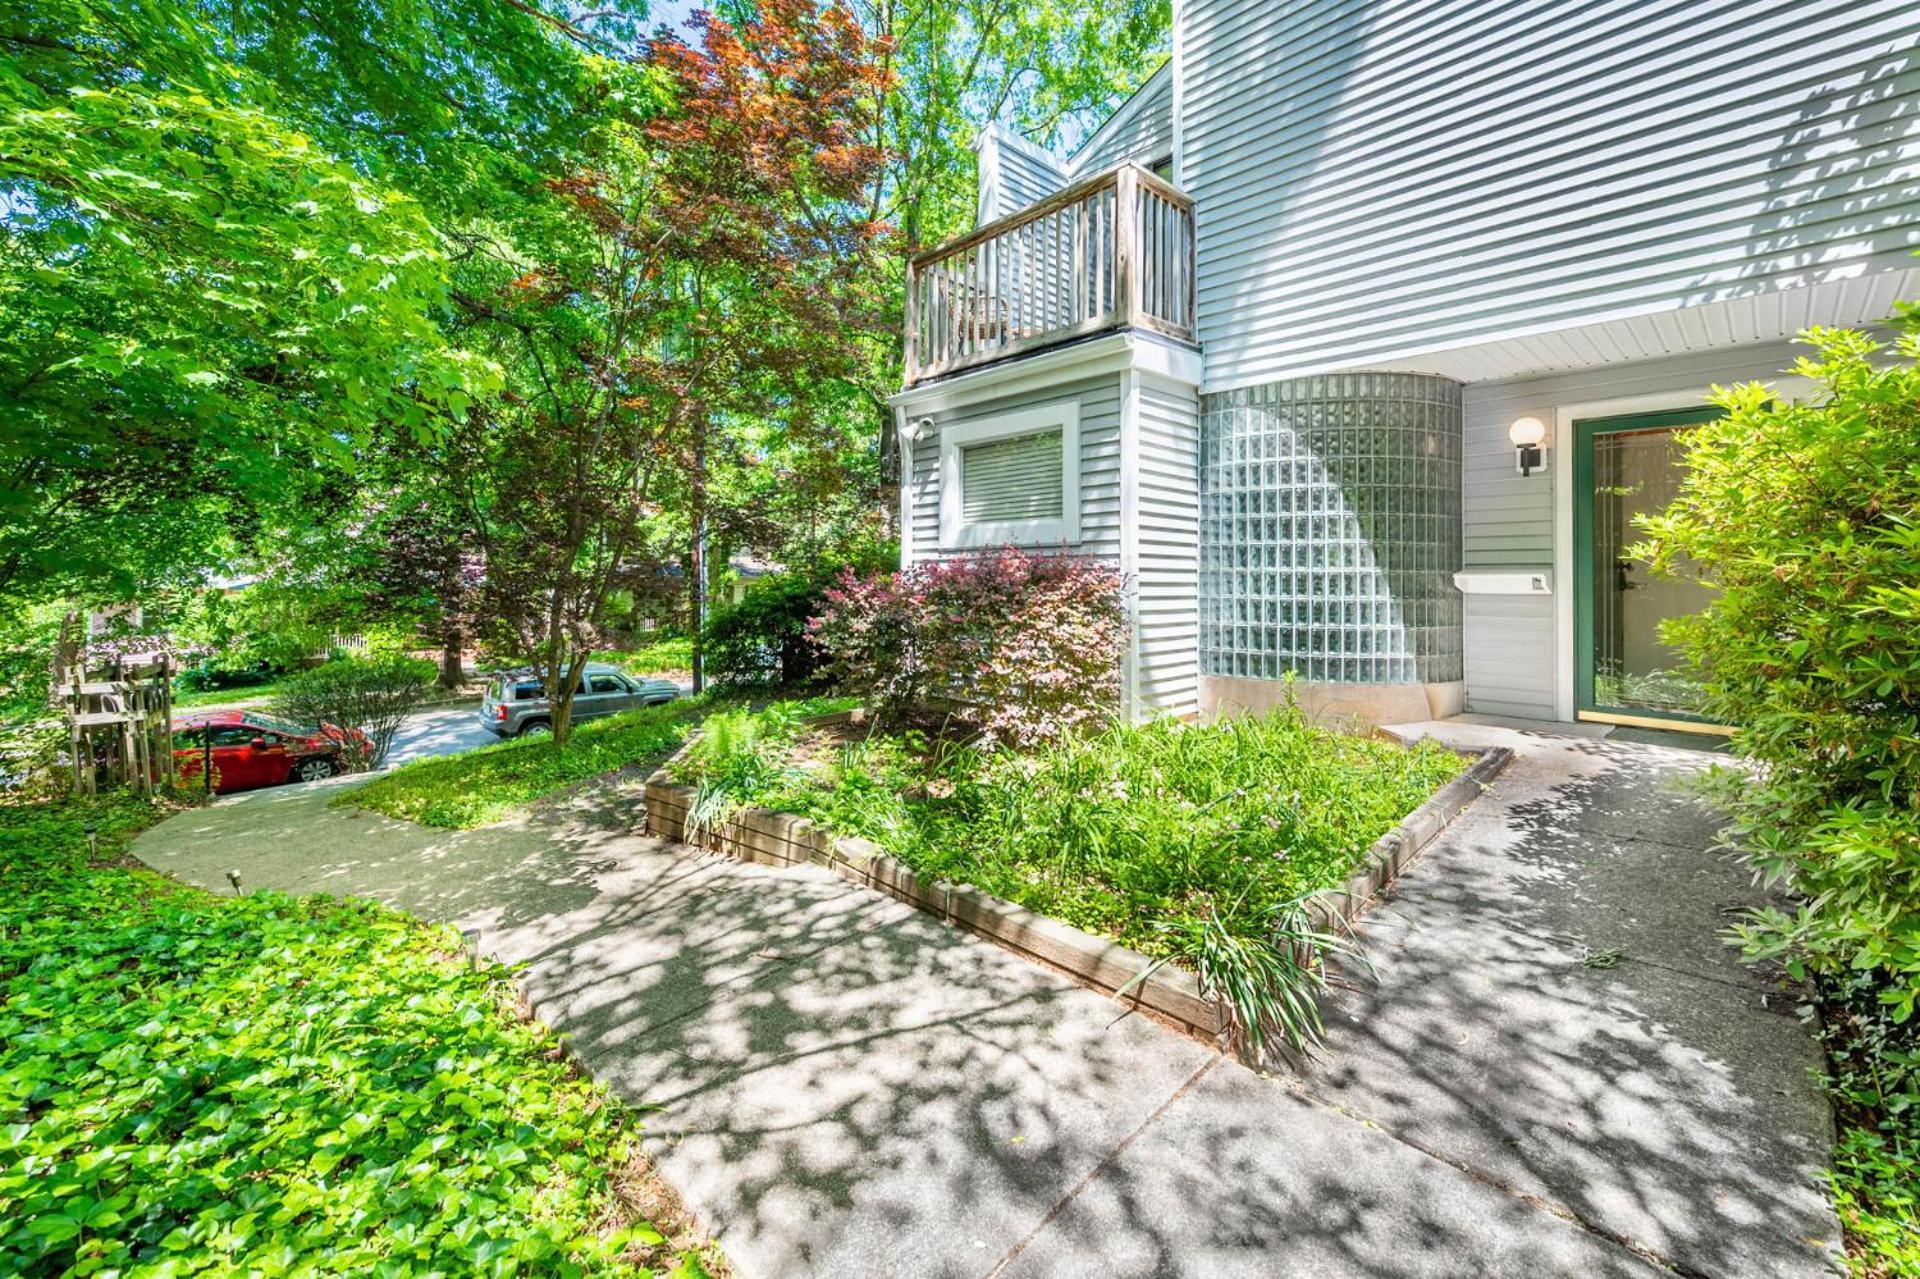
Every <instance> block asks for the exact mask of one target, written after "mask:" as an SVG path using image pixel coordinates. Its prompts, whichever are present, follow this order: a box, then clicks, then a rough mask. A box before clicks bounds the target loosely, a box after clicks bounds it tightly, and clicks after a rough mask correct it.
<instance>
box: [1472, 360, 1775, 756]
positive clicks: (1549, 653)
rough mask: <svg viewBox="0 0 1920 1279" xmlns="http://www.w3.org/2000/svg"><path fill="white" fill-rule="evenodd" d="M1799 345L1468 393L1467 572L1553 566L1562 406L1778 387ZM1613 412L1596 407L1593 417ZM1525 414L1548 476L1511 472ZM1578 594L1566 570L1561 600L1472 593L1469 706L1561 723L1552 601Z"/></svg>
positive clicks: (1563, 462) (1495, 385)
mask: <svg viewBox="0 0 1920 1279" xmlns="http://www.w3.org/2000/svg"><path fill="white" fill-rule="evenodd" d="M1803 350H1804V348H1798V347H1794V346H1792V345H1791V344H1785V343H1779V344H1767V345H1762V346H1748V347H1739V348H1734V349H1730V350H1725V351H1717V352H1712V353H1708V354H1700V355H1688V356H1683V357H1681V358H1679V359H1672V360H1655V361H1643V362H1641V363H1637V364H1618V365H1612V366H1609V367H1606V368H1600V369H1589V370H1586V371H1584V372H1580V373H1563V374H1556V375H1554V376H1551V377H1542V378H1526V379H1519V380H1515V381H1510V382H1481V383H1478V384H1474V385H1470V386H1468V387H1467V388H1466V390H1465V409H1464V411H1465V417H1466V451H1465V462H1464V465H1465V472H1464V475H1463V496H1464V506H1463V516H1464V518H1463V542H1464V560H1465V563H1466V567H1467V568H1469V569H1474V568H1508V567H1511V568H1551V567H1553V566H1554V562H1555V556H1554V549H1555V548H1554V544H1553V539H1554V510H1555V502H1556V498H1557V494H1558V493H1559V492H1560V490H1561V488H1562V487H1563V486H1566V485H1568V484H1570V483H1571V482H1572V476H1573V462H1572V459H1571V457H1570V456H1569V455H1568V453H1567V451H1566V450H1565V449H1563V448H1562V447H1561V441H1560V440H1559V438H1558V437H1557V435H1556V434H1552V433H1551V432H1552V431H1553V423H1554V419H1555V415H1556V412H1557V411H1558V410H1559V409H1561V408H1563V407H1573V406H1583V405H1597V404H1600V405H1603V404H1606V403H1607V402H1610V401H1624V400H1638V399H1641V398H1645V397H1656V398H1658V397H1669V396H1670V397H1671V401H1670V403H1668V404H1666V405H1664V407H1672V408H1680V407H1683V406H1685V405H1687V404H1692V403H1699V402H1700V400H1699V398H1698V396H1697V395H1696V394H1695V393H1696V392H1699V391H1702V390H1704V389H1705V388H1707V387H1709V386H1712V385H1714V384H1716V383H1718V384H1726V383H1733V382H1749V381H1774V380H1776V379H1777V378H1778V377H1779V376H1780V374H1781V371H1782V370H1784V369H1787V368H1789V367H1790V366H1791V365H1792V363H1793V360H1794V357H1795V356H1796V355H1797V354H1799V353H1801V351H1803ZM1606 412H1607V410H1605V409H1601V410H1598V411H1597V412H1596V416H1600V415H1604V414H1605V413H1606ZM1529 415H1531V416H1533V417H1537V418H1539V419H1540V420H1541V421H1543V422H1546V423H1548V424H1549V431H1550V434H1549V437H1548V440H1547V445H1548V452H1547V472H1546V474H1544V475H1540V474H1535V475H1532V476H1526V477H1523V476H1521V475H1520V473H1519V472H1518V471H1516V470H1515V469H1514V465H1513V445H1512V444H1510V443H1509V442H1508V440H1507V427H1508V426H1509V425H1510V424H1511V423H1512V422H1513V420H1514V419H1515V418H1518V417H1525V416H1529ZM1572 587H1573V582H1572V579H1571V575H1570V574H1569V573H1556V575H1555V580H1554V583H1553V589H1554V592H1555V594H1554V595H1468V596H1467V597H1466V622H1465V637H1464V638H1465V644H1466V674H1467V709H1468V710H1471V711H1478V712H1481V713H1484V714H1489V715H1518V716H1524V717H1527V718H1531V719H1551V718H1553V715H1554V677H1555V673H1556V672H1557V671H1558V670H1559V669H1560V667H1561V664H1562V663H1563V662H1568V661H1571V660H1572V659H1571V655H1569V654H1566V653H1562V652H1561V651H1560V650H1559V645H1558V638H1557V634H1556V626H1555V616H1554V603H1555V599H1556V598H1557V597H1558V595H1559V593H1561V592H1564V591H1569V590H1571V589H1572Z"/></svg>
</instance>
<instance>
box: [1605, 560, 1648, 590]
mask: <svg viewBox="0 0 1920 1279" xmlns="http://www.w3.org/2000/svg"><path fill="white" fill-rule="evenodd" d="M1613 571H1614V589H1615V590H1618V591H1637V590H1639V589H1640V588H1641V587H1642V586H1645V585H1646V583H1645V582H1636V581H1634V580H1633V561H1632V560H1615V561H1614V562H1613Z"/></svg>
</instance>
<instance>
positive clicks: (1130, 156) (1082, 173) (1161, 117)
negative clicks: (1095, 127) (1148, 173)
mask: <svg viewBox="0 0 1920 1279" xmlns="http://www.w3.org/2000/svg"><path fill="white" fill-rule="evenodd" d="M1172 154H1173V72H1172V69H1171V67H1162V68H1161V69H1160V70H1159V71H1157V72H1155V73H1154V75H1153V77H1152V78H1151V79H1149V80H1148V81H1147V82H1146V83H1145V84H1144V85H1142V86H1140V91H1139V93H1138V95H1136V97H1135V98H1132V99H1129V100H1128V101H1127V102H1126V103H1124V104H1123V105H1122V106H1121V108H1120V110H1119V111H1118V112H1116V113H1115V115H1114V117H1113V118H1112V119H1110V120H1109V121H1108V122H1107V123H1106V124H1103V125H1102V126H1100V130H1099V132H1097V133H1095V134H1094V135H1093V136H1092V137H1090V138H1088V139H1087V141H1086V144H1085V145H1084V146H1082V147H1081V148H1080V149H1079V150H1078V151H1076V152H1074V153H1073V159H1071V160H1070V161H1068V162H1067V167H1068V170H1069V171H1070V172H1071V173H1072V174H1073V176H1074V177H1076V178H1084V177H1087V176H1089V175H1090V174H1095V173H1099V172H1101V171H1103V170H1106V169H1111V168H1112V167H1113V166H1114V165H1116V164H1119V163H1120V162H1121V161H1122V160H1133V161H1136V162H1138V163H1140V164H1143V165H1149V166H1150V165H1152V164H1153V163H1154V161H1156V160H1164V159H1165V158H1167V157H1168V156H1170V155H1172Z"/></svg>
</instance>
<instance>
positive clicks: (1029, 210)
mask: <svg viewBox="0 0 1920 1279" xmlns="http://www.w3.org/2000/svg"><path fill="white" fill-rule="evenodd" d="M1174 23H1175V36H1174V54H1173V57H1172V59H1171V61H1170V62H1169V63H1168V65H1167V66H1166V67H1164V68H1162V69H1161V70H1160V71H1159V72H1158V73H1157V74H1155V75H1154V76H1153V77H1152V78H1151V79H1150V80H1148V81H1147V83H1146V84H1145V86H1144V87H1143V88H1142V89H1141V90H1140V92H1139V93H1137V94H1136V95H1135V96H1134V97H1133V98H1132V99H1131V100H1129V101H1128V102H1127V103H1126V104H1125V105H1124V106H1123V107H1122V108H1121V109H1120V110H1119V111H1118V112H1117V113H1116V114H1115V115H1114V116H1113V117H1112V119H1110V120H1109V121H1108V122H1107V123H1106V124H1105V125H1104V126H1102V127H1101V128H1100V129H1099V130H1098V131H1097V132H1096V133H1095V134H1094V135H1093V136H1092V137H1091V138H1090V139H1088V141H1087V142H1086V143H1085V144H1084V145H1083V146H1082V147H1081V148H1080V149H1079V151H1078V152H1077V153H1076V154H1074V155H1073V156H1071V157H1069V158H1066V159H1058V158H1055V157H1053V156H1051V155H1050V154H1048V153H1047V152H1045V151H1042V150H1040V149H1039V148H1036V147H1034V146H1032V145H1031V144H1028V143H1026V142H1024V141H1022V140H1020V139H1018V138H1015V137H1013V136H1011V135H1009V134H1007V133H1005V132H1004V131H1002V130H999V129H997V128H996V129H990V130H988V131H987V133H986V135H985V136H984V137H983V139H982V141H981V145H980V174H981V177H980V198H979V207H980V217H981V219H982V225H981V226H980V228H979V229H978V230H976V231H975V232H974V233H972V234H971V235H969V236H966V237H964V238H962V239H961V240H958V241H956V242H954V243H953V244H951V245H948V246H946V247H944V248H941V249H938V250H935V251H933V252H930V253H926V254H922V255H920V256H919V257H918V258H916V259H915V262H914V264H913V269H912V273H911V276H910V281H909V295H908V310H907V317H908V319H907V324H908V334H907V353H908V373H907V387H906V389H905V390H903V391H902V392H901V393H900V394H898V395H896V396H895V397H894V399H893V404H894V406H895V408H896V410H897V414H898V425H899V430H900V434H901V437H902V442H903V452H902V456H903V458H905V459H907V468H906V472H905V473H906V475H907V477H908V478H907V482H906V483H905V484H904V485H903V492H902V498H901V526H902V534H903V535H902V552H901V553H902V557H903V559H904V560H905V561H907V562H912V561H914V560H923V559H930V558H938V557H941V556H947V555H954V554H960V553H964V552H966V551H969V550H972V549H975V548H978V547H983V546H989V545H994V544H999V543H1018V544H1025V545H1033V546H1066V547H1068V548H1070V549H1073V550H1075V551H1078V552H1081V553H1086V554H1093V555H1098V556H1101V557H1104V558H1106V559H1108V560H1110V561H1111V562H1113V563H1115V564H1117V565H1118V566H1119V567H1120V568H1121V569H1122V570H1123V571H1124V573H1125V574H1126V577H1127V580H1128V582H1129V591H1130V607H1131V609H1132V612H1133V616H1134V619H1135V623H1136V625H1135V632H1136V636H1135V641H1134V653H1133V655H1132V657H1131V658H1130V660H1129V662H1128V666H1127V676H1126V688H1127V700H1128V705H1129V708H1130V710H1131V711H1132V712H1133V713H1134V714H1136V715H1144V714H1150V713H1158V712H1170V713H1174V714H1179V715H1195V714H1202V715H1210V714H1213V713H1217V712H1221V711H1226V710H1231V709H1235V708H1258V707H1262V706H1267V705H1271V704H1273V703H1274V701H1275V700H1276V699H1277V698H1279V697H1280V696H1282V695H1283V694H1282V689H1283V688H1284V687H1285V685H1284V684H1283V683H1282V681H1283V680H1284V679H1285V678H1286V677H1287V676H1289V675H1291V676H1293V677H1294V679H1295V680H1296V681H1297V682H1296V685H1295V687H1296V689H1297V690H1298V693H1299V695H1300V696H1301V698H1302V700H1303V702H1305V703H1306V704H1308V705H1309V706H1311V707H1314V708H1317V709H1329V710H1335V711H1342V712H1347V713H1352V714H1356V715H1359V716H1361V717H1364V718H1368V719H1373V720H1376V721H1389V720H1396V719H1399V720H1404V719H1424V718H1427V717H1429V716H1431V715H1444V714H1449V713H1452V712H1455V711H1458V710H1460V709H1462V708H1464V709H1468V710H1473V711H1480V712H1487V713H1493V714H1500V715H1510V716H1519V717H1527V718H1537V719H1554V720H1572V719H1576V718H1586V719H1599V720H1604V721H1609V722H1626V723H1637V722H1654V723H1670V722H1672V723H1687V722H1689V721H1690V720H1691V718H1692V703H1691V692H1692V690H1691V689H1690V687H1689V686H1688V685H1687V684H1686V682H1685V681H1684V679H1681V678H1679V677H1678V676H1677V675H1676V674H1675V673H1674V670H1673V667H1674V666H1675V655H1674V654H1673V653H1672V652H1671V651H1670V650H1668V649H1667V648H1666V647H1665V646H1664V645H1663V644H1662V643H1661V642H1660V639H1659V635H1658V623H1659V620H1660V619H1661V618H1662V617H1665V616H1670V615H1673V614H1676V613H1684V612H1687V611H1691V610H1692V609H1696V608H1698V607H1699V606H1700V605H1701V603H1702V602H1703V601H1704V599H1705V598H1707V597H1706V594H1705V591H1704V589H1703V588H1700V587H1697V586H1692V585H1688V584H1683V583H1664V582H1655V581H1649V580H1648V578H1647V574H1646V571H1645V566H1644V565H1643V564H1641V563H1640V562H1638V561H1636V560H1634V559H1633V558H1632V557H1631V556H1630V555H1629V554H1628V553H1627V547H1629V546H1630V545H1631V544H1632V542H1633V541H1634V540H1635V538H1636V536H1637V534H1636V532H1635V530H1634V527H1633V524H1632V518H1633V515H1634V514H1635V513H1636V512H1637V511H1642V510H1647V509H1652V508H1654V507H1657V506H1658V505H1659V504H1661V501H1662V499H1663V497H1664V496H1665V495H1666V494H1669V493H1671V492H1672V490H1673V486H1674V482H1675V479H1676V469H1675V463H1674V462H1673V461H1672V446H1673V436H1674V432H1675V431H1676V430H1681V429H1684V428H1685V426H1686V425H1687V424H1688V423H1690V422H1697V421H1699V420H1701V419H1702V418H1703V417H1704V416H1705V415H1706V412H1707V411H1706V410H1704V409H1703V408H1702V407H1701V404H1702V397H1703V396H1704V395H1705V394H1706V392H1707V391H1708V389H1709V388H1710V387H1711V386H1712V385H1714V384H1717V383H1729V382H1739V381H1748V380H1754V379H1760V380H1769V381H1772V382H1774V383H1775V385H1776V386H1777V388H1778V390H1779V392H1780V394H1781V395H1783V396H1791V395H1794V394H1796V393H1797V392H1799V391H1802V390H1803V389H1804V388H1802V387H1800V386H1799V385H1797V384H1796V383H1795V382H1794V381H1793V380H1792V379H1790V378H1785V377H1782V376H1781V370H1783V369H1787V368H1789V367H1790V366H1791V364H1792V363H1793V361H1794V359H1795V357H1796V355H1797V354H1798V350H1797V348H1795V347H1794V346H1793V345H1792V344H1791V343H1790V341H1789V339H1790V338H1791V337H1792V336H1793V334H1794V333H1795V332H1797V331H1798V330H1800V329H1802V328H1804V327H1806V326H1808V325H1811V324H1835V325H1872V324H1876V323H1878V322H1881V321H1883V320H1885V319H1886V318H1887V317H1888V316H1889V315H1890V313H1891V311H1892V309H1893V304H1894V302H1895V301H1896V300H1899V299H1920V269H1916V268H1920V260H1916V259H1915V258H1914V257H1913V256H1912V255H1913V252H1914V250H1915V249H1916V247H1920V49H1917V48H1916V29H1917V28H1920V22H1916V18H1915V12H1914V9H1913V7H1912V3H1911V0H1795V2H1794V3H1763V2H1761V0H1733V2H1731V3H1708V2H1706V0H1695V2H1692V3H1682V2H1675V0H1579V2H1578V3H1575V2H1574V0H1549V2H1548V3H1546V4H1539V3H1534V2H1532V0H1526V2H1522V0H1483V2H1482V3H1476V4H1467V5H1462V4H1453V3H1436V2H1433V0H1423V2H1421V3H1338V2H1336V0H1299V2H1295V3H1285V4H1282V3H1264V4H1254V3H1247V0H1177V3H1176V5H1175V19H1174ZM1156 173H1158V174H1163V175H1165V178H1164V180H1163V179H1162V178H1161V177H1157V176H1155V174H1156ZM1517 443H1519V444H1528V445H1530V447H1529V448H1526V449H1522V448H1518V447H1516V445H1517Z"/></svg>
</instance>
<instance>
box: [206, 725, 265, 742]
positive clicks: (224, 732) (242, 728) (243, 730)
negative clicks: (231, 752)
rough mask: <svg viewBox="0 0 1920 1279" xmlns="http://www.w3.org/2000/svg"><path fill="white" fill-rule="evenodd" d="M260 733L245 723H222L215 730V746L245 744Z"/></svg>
mask: <svg viewBox="0 0 1920 1279" xmlns="http://www.w3.org/2000/svg"><path fill="white" fill-rule="evenodd" d="M258 736H259V734H258V733H256V732H254V731H253V730H252V729H251V728H248V727H247V726H246V725H244V724H222V725H220V726H219V727H218V728H216V729H214V730H213V744H214V745H215V746H245V745H247V744H248V743H249V742H251V741H253V739H254V738H255V737H258Z"/></svg>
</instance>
